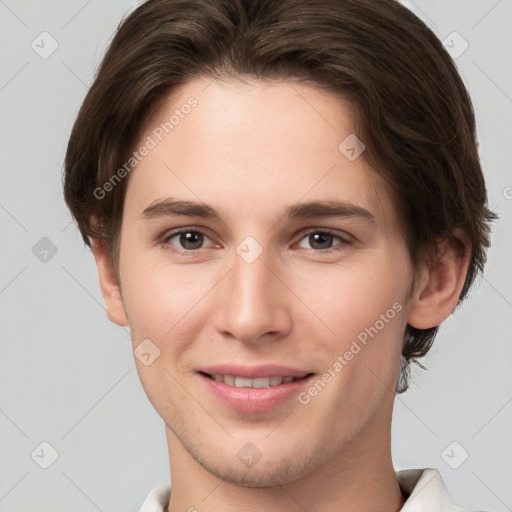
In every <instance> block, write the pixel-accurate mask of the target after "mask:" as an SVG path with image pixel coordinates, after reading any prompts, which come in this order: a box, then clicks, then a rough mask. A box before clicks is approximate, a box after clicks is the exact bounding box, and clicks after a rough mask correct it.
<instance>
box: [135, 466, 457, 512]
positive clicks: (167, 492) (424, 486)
mask: <svg viewBox="0 0 512 512" xmlns="http://www.w3.org/2000/svg"><path fill="white" fill-rule="evenodd" d="M396 475H397V478H398V484H399V485H400V488H401V489H402V490H403V491H404V493H405V494H406V495H409V498H408V499H407V501H406V502H405V504H404V506H403V507H402V508H401V511H400V512H432V511H433V510H435V511H436V512H463V509H461V508H459V507H456V506H455V505H453V503H452V502H451V500H450V497H449V495H448V491H447V490H446V487H445V485H444V482H443V480H442V478H441V475H440V474H439V471H438V470H437V469H405V470H403V471H398V472H397V474H396ZM170 497H171V486H170V485H163V486H161V487H155V488H154V489H153V490H152V491H151V492H150V493H149V494H148V496H147V498H146V499H145V500H144V503H143V504H142V508H141V509H140V512H166V507H167V506H168V504H169V499H170Z"/></svg>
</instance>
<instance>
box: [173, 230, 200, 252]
mask: <svg viewBox="0 0 512 512" xmlns="http://www.w3.org/2000/svg"><path fill="white" fill-rule="evenodd" d="M205 238H206V237H205V236H204V235H203V234H202V233H200V232H199V231H180V232H177V233H173V234H172V235H170V236H169V237H168V238H167V240H166V242H167V243H168V244H170V245H174V246H175V245H178V249H184V250H186V251H194V250H197V249H201V247H202V245H203V243H204V240H205ZM174 239H177V242H173V240H174Z"/></svg>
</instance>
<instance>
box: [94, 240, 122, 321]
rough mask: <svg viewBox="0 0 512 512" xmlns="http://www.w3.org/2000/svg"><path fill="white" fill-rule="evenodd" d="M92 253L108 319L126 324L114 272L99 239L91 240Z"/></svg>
mask: <svg viewBox="0 0 512 512" xmlns="http://www.w3.org/2000/svg"><path fill="white" fill-rule="evenodd" d="M91 248H92V253H93V255H94V259H95V260H96V267H97V268H98V278H99V282H100V288H101V294H102V295H103V300H104V301H105V310H106V312H107V317H108V319H109V320H110V321H111V322H113V323H114V324H117V325H120V326H127V325H128V318H127V315H126V311H125V308H124V304H123V299H122V297H121V290H120V288H119V284H118V282H117V278H116V273H115V272H114V269H113V268H112V265H111V264H110V261H109V259H108V256H107V253H106V251H105V246H104V244H103V243H102V242H101V240H98V239H93V240H92V242H91Z"/></svg>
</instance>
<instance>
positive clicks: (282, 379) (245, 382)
mask: <svg viewBox="0 0 512 512" xmlns="http://www.w3.org/2000/svg"><path fill="white" fill-rule="evenodd" d="M199 373H200V374H202V375H203V376H205V377H207V378H209V379H211V380H213V381H215V382H222V383H224V384H227V385H228V386H235V387H237V388H257V389H266V388H271V387H274V386H280V385H282V384H289V383H290V382H295V381H298V380H301V379H304V378H306V377H310V376H312V375H313V373H307V374H305V375H303V376H300V377H294V376H292V375H286V376H284V375H275V376H272V377H255V378H253V379H250V378H247V377H241V376H237V375H223V374H220V373H215V374H211V373H205V372H199Z"/></svg>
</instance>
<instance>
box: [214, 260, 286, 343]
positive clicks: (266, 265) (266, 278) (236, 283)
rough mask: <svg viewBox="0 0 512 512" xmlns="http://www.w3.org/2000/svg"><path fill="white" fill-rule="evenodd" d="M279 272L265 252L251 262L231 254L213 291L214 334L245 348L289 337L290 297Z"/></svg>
mask: <svg viewBox="0 0 512 512" xmlns="http://www.w3.org/2000/svg"><path fill="white" fill-rule="evenodd" d="M282 272H283V270H282V267H281V269H280V268H279V265H278V264H277V262H275V261H274V262H273V261H272V258H271V256H270V255H269V254H268V252H266V251H263V253H262V254H261V255H260V256H259V257H258V258H257V259H256V260H254V261H252V262H248V261H246V260H245V259H244V258H243V257H241V256H240V255H239V254H238V253H235V254H234V255H233V265H232V266H231V268H230V271H229V272H228V274H227V275H226V276H225V278H224V279H222V281H221V282H220V283H219V285H218V286H217V287H216V288H217V289H216V290H215V302H216V304H215V307H214V315H215V317H214V325H215V329H216V331H217V332H218V333H220V334H221V335H222V336H224V337H230V338H232V339H235V340H238V341H240V342H242V343H245V344H258V343H260V344H261V343H265V342H268V341H275V340H277V339H279V338H282V337H284V336H285V335H286V334H287V333H289V332H290V330H291V328H292V319H291V314H290V313H291V307H292V306H293V304H292V303H293V294H292V293H291V292H290V290H289V289H287V287H286V285H285V284H284V283H283V281H284V279H283V276H280V273H281V274H282Z"/></svg>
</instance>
